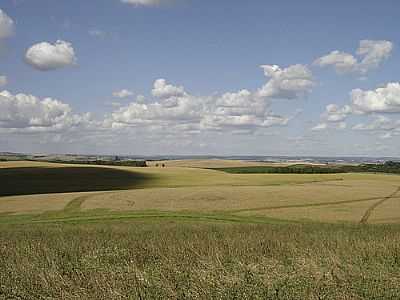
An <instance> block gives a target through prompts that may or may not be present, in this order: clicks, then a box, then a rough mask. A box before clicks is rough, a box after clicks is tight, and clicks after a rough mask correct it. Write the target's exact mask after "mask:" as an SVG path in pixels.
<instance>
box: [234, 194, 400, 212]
mask: <svg viewBox="0 0 400 300" xmlns="http://www.w3.org/2000/svg"><path fill="white" fill-rule="evenodd" d="M393 198H394V197H393ZM379 199H382V197H371V198H363V199H356V200H343V201H334V202H319V203H306V204H293V205H279V206H263V207H255V208H243V209H235V210H229V211H228V212H229V213H238V212H247V211H258V210H274V209H285V208H303V207H304V208H306V207H313V206H327V205H339V204H346V203H358V202H368V201H374V200H379Z"/></svg>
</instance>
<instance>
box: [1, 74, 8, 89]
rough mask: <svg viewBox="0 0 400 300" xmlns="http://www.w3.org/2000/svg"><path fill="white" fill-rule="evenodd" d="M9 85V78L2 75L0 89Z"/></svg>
mask: <svg viewBox="0 0 400 300" xmlns="http://www.w3.org/2000/svg"><path fill="white" fill-rule="evenodd" d="M7 83H8V79H7V76H5V75H1V76H0V87H3V86H5V85H7Z"/></svg>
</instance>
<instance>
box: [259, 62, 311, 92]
mask: <svg viewBox="0 0 400 300" xmlns="http://www.w3.org/2000/svg"><path fill="white" fill-rule="evenodd" d="M261 68H262V69H263V70H264V74H265V76H267V77H268V78H270V80H269V81H268V82H267V83H266V84H265V85H264V86H263V87H262V88H260V89H259V91H258V94H259V96H260V97H267V98H281V99H295V98H299V97H303V96H305V95H307V94H308V93H310V92H311V90H312V88H313V87H314V79H313V76H312V73H311V71H310V70H309V69H308V68H307V66H304V65H293V66H289V67H287V68H284V69H282V68H280V67H279V66H277V65H263V66H261Z"/></svg>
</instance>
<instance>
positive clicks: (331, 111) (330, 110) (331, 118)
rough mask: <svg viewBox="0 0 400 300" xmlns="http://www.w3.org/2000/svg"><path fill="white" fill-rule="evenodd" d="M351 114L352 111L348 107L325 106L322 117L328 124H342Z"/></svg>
mask: <svg viewBox="0 0 400 300" xmlns="http://www.w3.org/2000/svg"><path fill="white" fill-rule="evenodd" d="M352 112H353V110H352V108H351V107H350V106H349V105H345V106H343V107H339V106H338V105H336V104H329V105H327V106H326V112H325V113H324V114H323V117H324V118H325V119H326V121H328V122H342V121H344V120H345V119H346V118H347V117H348V116H349V115H350V114H351V113H352Z"/></svg>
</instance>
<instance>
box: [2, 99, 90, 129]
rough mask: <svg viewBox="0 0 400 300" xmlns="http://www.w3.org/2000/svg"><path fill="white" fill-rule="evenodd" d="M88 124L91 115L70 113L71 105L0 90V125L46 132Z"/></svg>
mask: <svg viewBox="0 0 400 300" xmlns="http://www.w3.org/2000/svg"><path fill="white" fill-rule="evenodd" d="M90 123H91V116H90V114H82V115H79V114H73V113H72V111H71V108H70V106H69V105H68V104H65V103H63V102H61V101H59V100H56V99H52V98H45V99H42V100H41V99H39V98H37V97H35V96H33V95H26V94H17V95H13V94H11V93H10V92H8V91H3V92H0V128H3V129H8V130H9V131H10V130H11V131H17V132H38V131H39V132H47V131H63V130H67V129H72V128H76V127H81V126H86V127H87V126H88V125H89V124H90Z"/></svg>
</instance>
